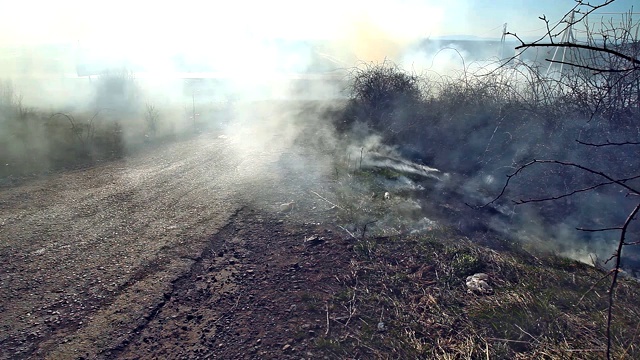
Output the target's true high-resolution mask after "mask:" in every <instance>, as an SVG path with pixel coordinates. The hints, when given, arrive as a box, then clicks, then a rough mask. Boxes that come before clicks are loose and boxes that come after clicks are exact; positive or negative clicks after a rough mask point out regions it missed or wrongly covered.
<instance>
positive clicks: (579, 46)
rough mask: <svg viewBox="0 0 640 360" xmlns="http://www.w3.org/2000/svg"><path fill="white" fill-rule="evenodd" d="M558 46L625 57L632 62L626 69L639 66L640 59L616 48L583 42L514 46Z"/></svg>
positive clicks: (519, 47)
mask: <svg viewBox="0 0 640 360" xmlns="http://www.w3.org/2000/svg"><path fill="white" fill-rule="evenodd" d="M550 46H553V47H560V48H575V49H585V50H592V51H596V52H603V53H607V54H610V55H613V56H616V57H619V58H621V59H625V60H627V61H629V62H630V63H631V64H633V67H632V68H630V69H627V70H637V69H638V68H639V67H640V60H639V59H636V58H634V57H632V56H629V55H626V54H623V53H621V52H619V51H616V50H612V49H610V48H604V47H597V46H593V45H585V44H576V43H570V42H562V43H530V44H524V45H518V46H516V49H522V48H530V47H550Z"/></svg>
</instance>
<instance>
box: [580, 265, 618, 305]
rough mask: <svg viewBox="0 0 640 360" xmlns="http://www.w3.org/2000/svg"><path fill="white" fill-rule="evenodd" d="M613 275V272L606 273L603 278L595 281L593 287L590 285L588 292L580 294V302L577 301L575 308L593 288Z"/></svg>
mask: <svg viewBox="0 0 640 360" xmlns="http://www.w3.org/2000/svg"><path fill="white" fill-rule="evenodd" d="M612 273H613V270H611V271H609V272H607V273H606V274H605V275H604V276H603V277H601V278H600V279H598V281H596V282H595V283H594V284H593V285H591V287H590V288H589V290H587V291H585V293H584V294H582V296H580V300H578V302H577V303H576V306H578V305H580V303H581V302H582V300H583V299H584V297H585V296H587V294H588V293H590V292H591V290H593V288H595V287H596V286H597V285H598V284H599V283H600V281H602V280H604V279H606V278H607V277H608V276H609V275H611V274H612Z"/></svg>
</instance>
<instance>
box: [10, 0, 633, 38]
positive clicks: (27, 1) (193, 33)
mask: <svg viewBox="0 0 640 360" xmlns="http://www.w3.org/2000/svg"><path fill="white" fill-rule="evenodd" d="M591 2H592V3H595V2H597V1H591ZM635 2H636V0H616V1H615V2H614V3H613V4H611V5H609V6H607V7H606V8H604V9H602V10H601V12H623V11H628V10H629V9H630V8H631V7H632V6H633V4H634V3H635ZM158 3H159V4H153V3H152V2H151V1H146V0H145V1H136V0H128V1H123V0H112V1H101V2H91V1H86V0H84V1H79V0H57V1H50V0H44V1H42V0H21V1H15V0H0V45H39V44H51V43H57V44H60V43H67V44H72V43H76V42H78V41H80V42H88V43H100V44H104V45H105V46H108V44H109V43H118V44H120V45H121V46H125V47H126V46H129V47H133V48H136V47H137V48H139V47H140V44H141V43H144V44H147V45H151V46H154V45H155V46H167V45H170V46H172V47H177V46H182V45H185V46H187V45H190V44H191V43H196V44H199V45H202V44H206V43H207V42H224V41H233V40H235V39H252V38H253V39H256V38H263V37H278V38H291V39H336V38H348V37H350V36H353V34H361V33H370V32H378V33H385V34H387V36H389V37H393V38H398V39H413V38H425V37H430V36H431V37H437V36H447V35H474V36H479V37H495V38H499V37H500V35H501V31H502V25H503V24H504V23H508V30H509V31H512V32H517V33H519V34H523V35H532V36H534V35H536V34H537V33H539V32H540V31H542V27H543V25H544V24H543V23H542V22H541V21H540V20H539V19H538V16H540V15H543V14H545V15H546V16H547V17H548V18H549V19H552V20H559V19H560V18H561V17H562V15H563V14H564V13H565V12H566V11H568V10H569V9H570V8H571V7H572V6H573V4H574V1H573V0H537V1H525V0H491V1H488V0H475V1H474V0H448V1H436V0H395V1H389V0H387V1H384V0H369V1H364V0H357V1H349V0H323V1H315V2H314V1H304V0H272V1H261V0H253V1H251V0H239V1H224V2H223V1H194V0H181V1H171V0H170V1H163V2H158ZM151 4H153V5H151ZM637 7H638V6H637ZM638 10H639V9H635V11H636V12H637V11H638ZM603 16H616V15H603Z"/></svg>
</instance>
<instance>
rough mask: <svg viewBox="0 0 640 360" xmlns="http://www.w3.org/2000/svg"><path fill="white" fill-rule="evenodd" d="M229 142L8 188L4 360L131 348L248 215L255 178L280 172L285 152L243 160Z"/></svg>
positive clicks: (207, 142) (0, 316) (2, 206)
mask: <svg viewBox="0 0 640 360" xmlns="http://www.w3.org/2000/svg"><path fill="white" fill-rule="evenodd" d="M231 141H233V139H228V138H225V137H219V136H218V134H206V135H201V136H199V137H197V138H195V139H191V140H187V141H183V142H180V143H176V144H171V145H166V146H163V147H159V148H157V149H155V150H148V151H145V152H143V153H141V154H138V155H135V156H132V157H130V158H127V159H125V160H120V161H116V162H112V163H109V164H105V165H102V166H97V167H94V168H91V169H87V170H80V171H74V172H70V173H65V174H60V175H53V176H51V177H49V178H46V179H41V180H37V181H34V182H31V183H28V184H26V185H21V186H17V187H12V188H4V189H0V264H1V265H0V358H1V359H16V358H18V359H19V358H52V359H53V358H59V359H72V358H96V357H106V356H108V354H109V353H110V351H111V350H113V349H116V348H118V347H120V348H122V346H123V345H122V344H126V343H128V341H130V339H131V338H132V334H133V333H134V332H135V331H136V329H138V330H140V328H141V327H142V326H144V324H146V323H147V322H148V321H149V320H150V319H151V318H152V317H154V315H155V314H156V313H157V312H158V310H159V307H161V306H162V305H163V304H164V303H165V301H166V300H167V299H168V298H169V297H170V296H171V295H170V294H171V292H172V286H173V283H174V282H175V281H177V280H178V279H180V278H181V277H183V276H184V274H186V273H188V272H189V271H190V269H191V268H192V267H193V266H194V264H195V263H196V262H197V261H198V260H199V259H201V257H202V253H203V250H204V249H205V248H206V247H207V246H208V244H209V241H210V237H211V236H212V235H213V234H216V233H217V232H218V231H219V230H220V229H221V228H223V227H224V226H225V225H226V224H227V223H228V222H229V219H230V218H231V217H232V216H233V214H235V213H236V212H237V211H238V210H239V209H240V208H241V207H242V206H243V205H246V204H247V202H248V199H249V197H248V196H246V191H247V189H251V188H253V187H255V184H254V183H252V182H253V181H255V179H253V178H252V177H251V176H247V175H251V174H250V173H251V172H256V171H260V169H259V167H260V166H265V164H267V165H268V164H269V163H270V161H271V160H270V159H271V158H270V157H272V158H273V159H272V160H273V161H278V158H279V157H278V156H279V155H278V149H277V144H276V143H274V145H273V148H272V149H264V148H262V149H256V153H254V154H249V155H247V153H245V154H243V156H238V154H237V153H235V152H234V151H235V150H234V147H233V146H229V142H231ZM265 160H266V161H265ZM268 180H269V179H268V178H264V177H263V178H261V181H268ZM271 180H274V181H279V180H278V179H276V178H275V177H274V178H272V179H271ZM264 184H265V183H262V185H261V186H265V185H264ZM266 187H267V188H268V186H266ZM261 194H262V196H263V198H262V199H261V200H262V201H264V202H263V204H266V205H265V206H267V207H268V206H270V205H268V204H271V203H274V204H277V201H278V199H275V198H273V197H272V196H273V195H274V193H269V192H268V191H263V192H261ZM252 201H255V199H253V200H252ZM274 206H276V207H277V205H274Z"/></svg>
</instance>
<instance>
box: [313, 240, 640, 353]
mask: <svg viewBox="0 0 640 360" xmlns="http://www.w3.org/2000/svg"><path fill="white" fill-rule="evenodd" d="M496 241H499V240H496ZM507 247H508V248H507V249H506V250H502V251H496V250H492V249H489V248H487V247H482V246H479V245H477V244H475V243H474V242H473V241H472V240H471V239H467V238H464V237H458V236H456V235H455V234H454V232H453V231H450V230H447V229H440V230H435V231H433V232H431V233H430V234H428V235H420V236H404V237H386V238H368V239H364V240H359V241H357V242H356V243H355V244H354V252H355V256H354V259H353V261H352V262H351V266H350V268H349V269H347V270H345V273H344V275H343V276H341V277H340V278H337V281H338V283H339V287H336V289H335V293H334V294H333V296H332V297H331V299H330V301H329V302H328V307H327V314H328V316H329V318H330V323H331V324H330V329H331V331H330V332H328V334H326V336H325V337H323V338H322V339H320V340H318V342H317V344H316V345H317V346H318V347H320V348H321V349H323V350H324V351H326V352H328V353H330V354H332V355H334V356H337V357H345V356H360V357H365V358H377V359H397V358H403V359H411V358H437V359H486V358H490V359H507V358H508V359H565V358H581V359H582V358H585V359H589V358H602V356H603V355H604V353H603V351H604V349H605V346H606V338H605V324H606V309H607V305H608V302H607V297H606V288H607V286H608V285H607V284H606V282H602V283H599V284H598V285H596V286H595V287H593V285H594V284H595V283H597V281H598V279H600V278H601V277H602V276H603V273H602V272H600V271H599V270H597V269H595V268H592V267H590V266H587V265H585V264H582V263H578V262H575V261H572V260H567V259H563V258H557V257H554V256H552V255H543V254H537V255H533V254H530V253H527V252H526V251H524V250H522V249H521V248H517V247H514V246H513V245H508V246H507ZM480 271H481V272H485V273H487V274H489V276H490V283H491V286H492V287H493V288H494V293H493V294H491V295H477V294H473V293H470V292H468V291H467V289H466V286H465V281H464V280H465V278H466V276H468V275H471V274H473V273H476V272H480ZM592 287H593V288H592ZM590 289H591V291H589V290H590ZM639 296H640V288H639V287H638V284H637V283H636V282H633V281H630V280H627V281H623V282H622V283H621V284H620V287H619V289H618V292H617V301H616V304H617V305H616V307H615V309H614V310H615V314H616V316H615V318H614V334H615V336H614V343H615V346H614V353H613V355H614V357H615V358H616V359H619V358H620V359H633V358H637V357H638V356H640V349H638V347H637V346H636V345H635V344H636V343H637V340H638V335H639V334H638V319H639V318H640V314H639V311H640V308H639V307H638V305H637V303H636V302H635V301H634V299H638V297H639Z"/></svg>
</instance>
